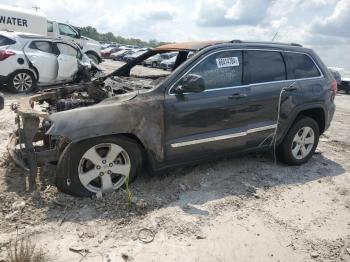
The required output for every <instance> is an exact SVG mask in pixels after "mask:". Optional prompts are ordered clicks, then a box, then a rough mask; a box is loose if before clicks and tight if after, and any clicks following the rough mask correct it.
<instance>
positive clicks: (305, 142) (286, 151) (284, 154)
mask: <svg viewBox="0 0 350 262" xmlns="http://www.w3.org/2000/svg"><path fill="white" fill-rule="evenodd" d="M304 134H306V136H304ZM297 136H298V137H297ZM319 136H320V129H319V126H318V124H317V122H316V121H315V120H314V119H312V118H310V117H306V116H302V117H300V118H298V119H297V120H296V121H295V122H294V124H293V126H292V127H291V128H290V130H289V131H288V133H287V135H286V136H285V138H284V140H283V141H282V143H281V144H280V145H279V147H278V150H277V157H278V158H279V160H280V161H281V162H283V163H286V164H288V165H301V164H304V163H306V162H307V161H309V160H310V158H311V157H312V155H313V154H314V153H315V150H316V148H317V145H318V141H319ZM311 141H313V142H312V143H311ZM303 148H304V150H303ZM293 150H294V151H293Z"/></svg>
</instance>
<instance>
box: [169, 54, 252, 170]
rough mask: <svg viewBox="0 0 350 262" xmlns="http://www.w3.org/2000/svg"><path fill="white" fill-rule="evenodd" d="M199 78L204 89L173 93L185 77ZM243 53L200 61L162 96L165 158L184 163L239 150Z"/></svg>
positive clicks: (243, 118) (242, 141)
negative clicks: (163, 102) (193, 75)
mask: <svg viewBox="0 0 350 262" xmlns="http://www.w3.org/2000/svg"><path fill="white" fill-rule="evenodd" d="M189 74H196V75H199V76H201V77H202V78H203V80H204V86H205V90H204V91H202V92H199V93H183V94H175V93H174V88H176V86H177V85H181V80H182V79H183V77H184V76H186V75H189ZM242 74H243V64H242V51H240V50H222V51H219V52H215V53H212V54H210V55H208V56H206V57H204V58H201V59H200V60H199V61H198V62H197V63H196V65H195V66H194V67H193V68H192V69H190V70H189V71H188V72H186V73H185V74H184V75H183V76H182V77H180V78H179V79H178V80H177V81H176V82H175V84H174V85H173V86H171V87H170V89H169V90H168V91H167V94H166V98H165V111H166V112H165V132H166V133H165V139H166V154H167V155H166V157H167V161H168V163H169V164H171V163H172V162H186V161H191V160H196V159H203V158H205V157H208V156H213V155H220V154H223V153H226V152H233V151H237V150H240V149H242V148H244V147H245V145H246V130H247V122H248V121H249V110H248V105H247V101H248V97H247V87H245V86H242Z"/></svg>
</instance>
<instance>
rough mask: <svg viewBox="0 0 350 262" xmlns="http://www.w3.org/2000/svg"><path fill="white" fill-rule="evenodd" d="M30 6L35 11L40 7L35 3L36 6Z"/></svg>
mask: <svg viewBox="0 0 350 262" xmlns="http://www.w3.org/2000/svg"><path fill="white" fill-rule="evenodd" d="M32 8H33V9H34V10H35V11H37V12H38V10H39V9H40V7H39V6H37V5H36V6H33V7H32Z"/></svg>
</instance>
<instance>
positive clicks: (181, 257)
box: [0, 61, 350, 262]
mask: <svg viewBox="0 0 350 262" xmlns="http://www.w3.org/2000/svg"><path fill="white" fill-rule="evenodd" d="M119 65H120V63H118V62H112V61H106V62H104V63H103V64H102V66H103V67H104V68H106V70H107V71H111V70H113V68H114V67H115V66H119ZM145 70H153V71H154V73H163V72H164V71H161V70H154V69H147V68H146V69H145V68H143V67H137V69H136V70H135V73H137V74H142V73H143V72H144V71H145ZM19 97H20V96H18V95H10V94H6V98H5V99H6V105H5V109H4V110H2V111H0V119H1V120H0V142H1V145H0V154H1V155H2V157H1V161H0V202H1V203H2V205H1V207H0V261H1V257H5V256H6V244H7V243H8V242H9V240H11V239H14V238H16V237H22V236H30V237H32V239H33V241H34V242H35V243H36V245H37V247H41V248H43V249H44V250H46V251H47V252H48V255H49V258H50V261H191V262H193V261H350V163H349V160H350V132H349V130H350V106H349V104H350V96H349V95H344V94H339V95H337V97H336V104H337V111H336V114H335V118H334V121H333V122H332V126H331V128H330V129H329V130H328V131H327V132H326V133H325V134H324V135H323V136H322V138H321V141H320V144H319V148H318V151H317V154H315V155H314V156H313V158H312V159H311V160H310V162H309V163H307V164H305V165H303V166H298V167H289V166H285V165H282V164H274V160H273V158H272V157H271V155H270V154H269V153H266V154H250V155H244V156H239V157H231V158H226V159H222V160H219V161H213V162H210V163H205V164H201V165H196V166H192V167H186V168H180V169H176V170H173V171H171V172H169V173H167V174H163V175H162V176H160V177H148V176H147V175H146V174H145V175H141V176H140V177H139V178H138V179H137V180H136V181H135V183H133V184H132V185H131V187H130V190H131V192H132V195H133V197H132V199H131V202H129V201H128V199H127V194H126V193H125V192H123V191H119V192H115V193H113V194H111V195H108V196H106V197H103V198H99V199H96V198H94V199H82V198H73V197H71V196H68V195H65V194H62V193H60V192H57V190H56V188H55V187H54V186H53V183H52V182H53V181H52V174H50V171H48V170H43V171H42V172H41V175H40V177H39V179H38V184H39V185H40V186H39V189H38V191H36V192H27V191H26V181H25V177H24V175H23V173H22V172H21V170H19V169H17V168H16V167H15V166H14V165H13V164H12V163H10V161H8V157H7V155H6V153H5V145H6V142H7V137H8V133H9V132H10V131H11V130H12V129H13V128H14V123H13V118H14V114H13V113H12V112H11V111H10V110H9V105H10V104H11V102H14V101H16V99H18V98H19ZM143 229H144V230H143ZM148 241H150V243H145V242H148Z"/></svg>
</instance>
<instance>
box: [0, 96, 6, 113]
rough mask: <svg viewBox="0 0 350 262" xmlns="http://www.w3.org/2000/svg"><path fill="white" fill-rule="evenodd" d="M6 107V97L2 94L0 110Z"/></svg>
mask: <svg viewBox="0 0 350 262" xmlns="http://www.w3.org/2000/svg"><path fill="white" fill-rule="evenodd" d="M4 106H5V99H4V95H3V94H2V93H0V110H1V109H4Z"/></svg>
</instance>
